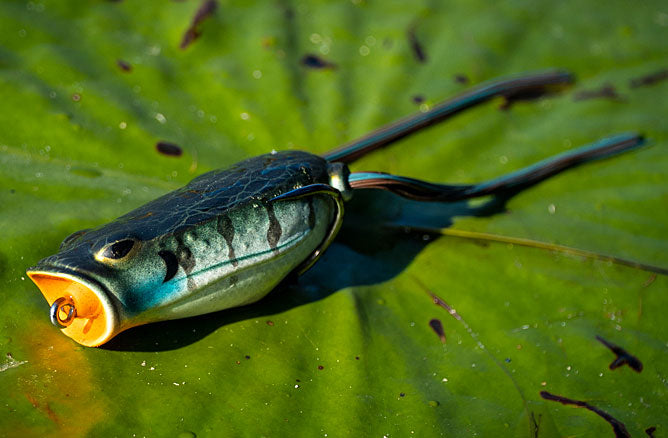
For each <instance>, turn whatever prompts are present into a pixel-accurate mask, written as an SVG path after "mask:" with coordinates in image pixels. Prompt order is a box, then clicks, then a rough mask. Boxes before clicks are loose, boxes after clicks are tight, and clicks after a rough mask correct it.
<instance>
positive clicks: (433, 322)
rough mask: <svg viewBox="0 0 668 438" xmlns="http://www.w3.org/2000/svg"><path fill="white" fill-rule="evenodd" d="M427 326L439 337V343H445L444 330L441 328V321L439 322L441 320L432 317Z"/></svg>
mask: <svg viewBox="0 0 668 438" xmlns="http://www.w3.org/2000/svg"><path fill="white" fill-rule="evenodd" d="M429 326H430V327H431V328H432V330H434V332H435V333H436V334H437V335H438V337H439V338H440V339H441V343H443V344H445V330H443V323H442V322H441V320H440V319H436V318H434V319H432V320H431V321H429Z"/></svg>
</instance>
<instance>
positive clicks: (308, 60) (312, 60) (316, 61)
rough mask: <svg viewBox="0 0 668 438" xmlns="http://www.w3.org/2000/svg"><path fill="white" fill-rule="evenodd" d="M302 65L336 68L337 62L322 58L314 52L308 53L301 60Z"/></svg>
mask: <svg viewBox="0 0 668 438" xmlns="http://www.w3.org/2000/svg"><path fill="white" fill-rule="evenodd" d="M301 63H302V65H304V66H306V67H309V68H322V69H325V68H330V69H334V68H336V64H334V63H332V62H329V61H327V60H325V59H322V58H321V57H319V56H318V55H313V54H310V53H309V54H306V55H304V57H303V58H302V60H301Z"/></svg>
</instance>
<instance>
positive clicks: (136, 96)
mask: <svg viewBox="0 0 668 438" xmlns="http://www.w3.org/2000/svg"><path fill="white" fill-rule="evenodd" d="M214 3H215V5H216V6H215V7H214V6H213V4H214ZM198 11H199V13H198ZM0 28H2V29H3V31H2V33H1V35H0V95H1V96H2V98H3V99H2V100H3V105H2V108H0V224H1V225H2V234H1V237H0V278H1V280H2V281H1V282H0V284H2V288H1V291H2V297H3V303H2V306H0V353H2V355H3V357H2V358H0V393H1V394H3V395H4V398H3V403H2V406H3V408H2V412H1V413H0V435H1V436H55V435H63V434H71V435H73V436H198V437H205V436H221V435H225V436H283V435H287V434H290V435H297V436H302V435H306V436H316V435H320V436H389V437H392V436H411V435H415V436H440V435H443V436H466V437H468V436H473V435H479V436H531V437H534V436H541V437H548V436H575V435H579V436H584V435H586V436H606V435H612V434H613V428H612V427H611V424H609V423H608V422H606V419H605V418H603V417H602V416H601V414H600V412H599V414H598V415H597V412H595V410H592V409H588V408H587V406H590V407H595V408H596V409H598V410H599V411H602V412H604V413H606V415H609V416H611V417H613V418H614V419H616V420H617V421H619V422H621V423H623V425H624V428H625V430H626V431H627V432H628V433H630V434H631V435H633V436H642V435H643V434H645V431H646V430H656V431H657V433H659V432H661V433H663V432H664V431H665V429H666V427H668V415H667V414H666V411H665V407H664V406H665V400H666V392H667V389H666V376H667V375H668V365H666V364H668V360H667V354H666V353H667V350H668V346H667V345H666V340H665V333H666V331H667V330H668V326H667V323H666V318H665V316H664V314H665V312H666V310H667V309H668V298H667V296H668V295H667V294H666V292H667V291H668V281H667V280H666V276H665V275H663V274H660V273H659V274H657V273H656V272H654V271H656V270H657V269H654V268H652V267H651V266H654V267H657V268H659V271H660V269H664V270H665V269H666V267H668V238H667V237H666V236H668V216H667V214H666V208H665V205H666V203H667V202H668V176H667V175H668V174H667V173H666V171H665V169H667V168H668V155H667V154H666V152H665V146H666V143H667V141H668V125H667V124H666V123H665V103H664V100H665V99H662V96H664V95H665V94H666V87H668V80H665V79H666V73H665V72H666V68H668V66H667V65H666V59H667V55H668V51H667V50H666V45H665V41H666V40H668V15H667V11H666V10H665V5H664V4H663V3H661V2H658V1H647V2H642V3H640V4H634V5H633V6H629V4H628V3H626V2H620V1H613V2H608V3H606V4H605V6H604V7H603V6H601V5H599V4H595V3H594V2H579V3H577V4H574V3H569V2H557V3H554V2H546V1H541V2H526V1H512V2H506V3H503V4H495V5H490V4H489V3H487V2H485V3H483V2H466V3H461V4H451V3H448V4H445V3H444V4H440V3H433V2H422V3H419V4H416V3H410V4H409V3H407V2H381V3H374V2H367V1H363V0H353V1H351V2H333V1H332V2H315V1H309V2H290V1H280V2H276V3H259V4H249V3H248V2H241V1H227V2H212V1H205V2H203V3H201V2H195V1H189V2H176V1H175V2H160V3H158V2H141V4H140V3H137V2H122V1H121V2H95V3H89V2H74V1H60V2H43V1H40V0H38V1H29V2H25V1H3V2H2V3H0ZM184 37H185V38H186V39H185V40H184ZM184 41H187V44H186V43H184ZM182 46H183V48H182ZM550 67H560V68H566V69H569V70H570V71H572V72H574V73H575V74H576V75H577V77H578V82H577V84H576V85H575V87H574V88H572V89H571V90H569V91H567V92H565V93H561V94H558V95H554V96H549V97H544V98H541V99H537V100H529V101H522V102H515V103H513V104H512V105H510V106H509V107H504V106H503V103H502V102H501V101H493V102H490V103H488V104H485V105H482V106H480V107H479V108H475V109H473V110H470V111H467V112H466V113H463V114H460V115H458V116H457V117H456V118H453V119H452V120H450V121H448V122H446V123H443V124H441V125H439V126H436V127H432V128H429V129H427V130H424V131H423V132H420V133H418V134H416V135H414V136H412V137H410V138H407V139H405V140H403V141H401V142H399V143H397V144H396V145H393V146H391V147H388V148H386V149H384V150H382V151H377V152H375V153H374V154H371V155H369V156H367V157H365V158H363V159H362V160H360V161H359V162H357V163H355V164H354V165H353V166H352V168H353V170H375V171H386V172H391V173H395V174H400V175H407V176H414V177H419V178H421V179H425V180H429V181H440V182H452V183H470V182H474V181H482V180H485V179H488V178H492V177H495V176H498V175H501V174H504V173H507V172H510V171H512V170H515V169H519V168H521V167H523V166H526V165H528V164H531V163H533V162H536V161H538V160H540V159H543V158H546V157H548V156H551V155H555V154H557V153H560V152H563V151H564V150H567V149H570V148H573V147H576V146H579V145H582V144H585V143H590V142H593V141H595V140H596V139H598V138H601V137H605V136H608V135H611V134H616V133H620V132H626V131H634V132H640V133H643V134H644V135H646V137H647V138H648V139H649V142H650V145H649V147H645V148H641V149H639V150H637V151H634V152H632V153H627V154H624V155H622V156H618V157H615V158H611V159H609V160H605V161H601V162H597V163H592V164H588V165H586V166H581V167H578V168H577V169H573V170H570V171H568V172H565V173H563V174H561V175H558V176H556V177H553V178H551V179H549V180H547V181H545V182H543V183H541V184H539V185H536V186H534V187H532V188H530V189H528V190H525V191H523V192H521V193H519V194H517V195H516V196H514V197H512V198H511V199H509V200H507V202H505V203H503V204H502V205H501V204H499V203H494V200H482V201H480V202H477V203H455V204H448V205H445V204H424V203H417V202H413V201H404V200H401V199H400V198H398V197H396V196H394V195H390V194H387V193H384V192H376V191H371V190H366V191H361V192H360V193H358V194H356V196H355V198H354V199H353V201H352V202H351V203H349V204H348V206H347V211H346V223H345V225H344V229H343V230H342V232H341V234H340V236H339V238H337V240H336V241H335V243H334V244H333V245H332V247H330V249H329V250H328V251H327V252H326V253H325V255H324V256H323V258H322V259H321V260H320V261H319V262H318V263H317V264H316V265H315V266H314V267H313V268H312V269H311V270H310V271H308V272H307V273H306V274H305V275H304V276H302V277H301V278H300V279H299V281H298V282H297V283H295V284H289V285H286V286H285V287H283V288H281V289H279V290H276V291H274V292H272V294H270V296H268V297H267V298H266V299H264V300H263V301H261V302H259V303H257V304H255V305H252V306H248V307H245V308H241V309H232V310H228V311H223V312H218V313H215V314H210V315H205V316H202V317H196V318H189V319H185V320H179V321H171V322H165V323H159V324H153V325H149V326H144V327H138V328H135V329H131V330H129V331H127V332H125V333H123V334H121V335H119V336H118V337H117V338H115V339H114V340H113V341H112V342H110V343H108V344H106V345H104V346H103V347H101V348H85V347H81V346H79V345H77V344H75V343H74V342H73V341H71V340H70V339H69V338H67V337H65V336H63V335H62V334H60V333H59V331H58V329H56V328H55V327H53V326H51V324H50V322H49V318H48V306H47V304H46V302H45V301H44V299H43V298H42V297H41V294H40V293H39V291H38V290H37V288H36V287H35V286H34V285H33V284H32V283H31V282H30V281H29V280H28V279H27V277H26V276H25V269H26V268H27V267H29V266H31V265H32V264H33V263H35V262H36V261H37V260H39V259H41V258H43V257H45V256H47V255H50V254H52V253H54V252H55V251H57V249H58V245H59V243H60V241H62V239H64V238H65V237H66V236H67V235H69V234H70V233H72V232H74V231H76V230H80V229H83V228H89V227H93V226H97V225H100V224H102V223H105V222H108V221H110V220H112V219H114V218H115V217H118V216H120V215H121V214H123V213H125V212H127V211H129V210H131V209H132V208H135V207H137V206H139V205H141V204H143V203H145V202H147V201H149V200H151V199H153V198H155V197H157V196H159V195H161V194H163V193H166V192H167V191H169V190H172V189H175V188H177V187H179V186H181V185H183V184H185V183H187V182H188V181H189V180H190V179H192V178H193V177H195V176H196V175H199V174H201V173H203V172H205V171H207V170H211V169H215V168H219V167H223V166H225V165H229V164H232V163H234V162H236V161H239V160H241V159H243V158H246V157H249V156H253V155H257V154H260V153H266V152H268V151H271V150H272V149H276V150H281V149H302V150H308V151H311V152H314V153H324V152H325V151H327V150H329V149H331V148H333V147H335V146H337V145H339V144H342V143H345V142H346V141H349V140H351V139H353V138H355V137H358V136H361V135H363V134H365V133H367V132H369V131H371V130H372V129H375V128H377V127H379V126H381V125H383V124H384V123H388V122H391V121H393V120H395V119H397V118H399V117H402V116H405V115H407V114H411V113H413V112H416V111H419V110H420V109H421V106H422V109H425V108H428V107H429V106H431V105H433V104H435V103H437V102H438V101H440V100H442V99H444V98H446V97H449V96H451V95H454V94H456V93H459V92H461V91H463V90H465V89H466V88H467V87H468V86H471V85H473V84H477V83H479V82H482V81H484V80H487V79H491V78H493V77H497V76H502V75H508V74H513V73H518V72H523V71H534V70H540V69H545V68H550ZM425 227H429V228H430V229H431V231H430V232H422V231H418V230H419V229H424V228H425ZM439 228H443V229H444V230H446V231H444V233H445V234H448V231H447V230H457V231H462V232H476V233H485V235H486V236H487V235H494V236H510V237H513V238H523V239H530V240H533V241H540V242H546V243H549V244H555V245H562V246H567V247H574V248H579V249H583V250H588V251H592V252H595V253H598V254H606V255H610V256H615V257H618V258H623V259H626V260H631V261H634V262H638V263H641V264H644V265H651V266H650V267H649V268H647V267H645V268H643V267H642V266H641V267H629V266H624V265H621V264H619V263H614V262H611V261H610V260H608V259H602V258H591V257H582V256H578V255H572V254H566V253H564V252H563V251H558V250H546V249H541V248H532V247H526V246H522V245H519V244H518V243H521V242H517V241H515V242H517V243H514V244H513V243H508V242H506V243H499V242H496V241H493V240H490V239H489V238H488V237H489V236H487V237H485V238H483V237H484V236H482V237H481V235H480V234H476V235H475V236H477V238H476V239H471V238H462V237H456V236H453V235H445V236H441V237H439V236H438V233H434V230H435V229H439ZM450 234H453V233H452V232H451V233H450ZM468 235H469V236H470V235H471V234H470V233H469V234H468ZM553 248H556V247H555V246H553ZM435 303H436V304H435ZM436 320H437V321H438V322H434V321H436ZM439 327H440V329H439ZM441 329H442V330H441ZM597 336H598V337H600V338H601V339H603V340H604V341H606V342H607V343H608V344H609V345H608V346H606V345H604V343H603V342H601V341H599V340H598V339H597ZM611 346H612V347H613V349H614V346H618V347H620V348H622V349H623V351H624V352H626V353H628V354H629V355H631V356H633V357H635V358H637V359H638V360H639V361H640V362H641V363H642V365H643V367H642V371H641V372H637V371H636V370H634V369H633V368H632V367H631V366H629V361H628V360H626V362H624V361H622V362H623V363H624V364H622V365H621V366H619V367H617V368H615V369H610V368H609V364H611V363H612V362H613V361H614V360H615V359H616V358H617V357H618V356H619V354H620V353H619V352H620V351H621V350H616V351H617V353H615V352H613V351H612V349H611V348H610V347H611ZM622 356H623V354H622ZM631 356H629V357H631ZM624 357H626V356H624ZM627 359H628V357H627ZM541 393H542V394H543V395H541ZM550 394H551V395H552V396H550ZM557 396H558V397H557ZM559 397H563V398H559ZM566 398H567V399H570V400H573V401H579V402H583V403H585V402H586V403H587V406H585V405H584V404H582V403H580V405H577V404H575V405H573V404H572V403H571V404H569V403H566ZM560 401H562V402H564V403H560ZM608 420H610V419H609V418H608ZM651 428H655V429H651ZM620 430H621V429H619V427H618V429H617V432H618V433H622V436H623V432H620ZM648 434H649V432H648Z"/></svg>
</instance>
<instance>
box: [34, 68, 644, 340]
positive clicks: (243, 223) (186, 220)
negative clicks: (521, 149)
mask: <svg viewBox="0 0 668 438" xmlns="http://www.w3.org/2000/svg"><path fill="white" fill-rule="evenodd" d="M572 80H573V77H572V75H570V74H569V73H568V72H563V71H552V72H544V73H537V74H533V75H526V76H519V77H514V78H509V79H506V80H499V81H495V82H490V83H486V84H482V85H480V86H478V87H477V88H474V89H472V90H470V91H468V92H465V93H463V94H461V95H459V96H457V97H455V98H453V99H451V100H448V101H445V102H442V103H440V104H438V105H435V106H434V107H433V108H432V109H431V110H429V111H427V112H425V113H418V114H416V115H414V116H411V117H408V118H405V119H401V120H399V121H397V122H396V123H393V124H390V125H388V126H385V127H382V128H380V129H378V130H376V131H374V132H372V133H370V134H369V135H366V136H364V137H362V138H360V139H358V140H356V141H353V142H351V143H348V144H346V145H344V146H342V147H340V148H338V149H335V150H333V151H330V152H328V153H326V154H324V155H323V156H322V157H321V156H317V155H313V154H309V153H307V152H299V151H286V152H277V153H272V154H266V155H261V156H259V157H255V158H250V159H248V160H245V161H242V162H240V163H238V164H236V165H234V166H232V167H229V168H227V169H223V170H217V171H213V172H209V173H206V174H204V175H201V176H199V177H197V178H195V179H194V180H192V181H191V182H190V183H189V184H188V185H187V186H185V187H183V188H180V189H178V190H176V191H173V192H171V193H168V194H166V195H164V196H163V197H161V198H158V199H156V200H155V201H152V202H150V203H148V204H146V205H144V206H142V207H140V208H138V209H136V210H134V211H132V212H130V213H128V214H126V215H124V216H121V217H120V218H118V219H116V220H115V221H113V222H111V223H109V224H107V225H103V226H101V227H98V228H95V229H92V230H83V231H79V232H76V233H74V234H72V235H71V236H69V237H68V238H66V239H65V241H64V242H63V243H62V245H61V248H60V251H59V252H58V253H57V254H55V255H53V256H51V257H47V258H45V259H43V260H41V261H40V262H39V263H38V264H37V265H36V266H35V267H33V268H30V269H29V270H28V275H29V276H30V278H31V279H32V280H33V281H34V282H35V283H36V284H37V285H38V286H39V288H40V290H41V291H42V294H43V295H44V297H45V298H46V300H47V302H48V303H49V304H50V306H51V321H52V322H53V323H54V324H55V325H57V326H59V327H60V328H61V329H62V331H63V332H64V333H65V334H66V335H68V336H70V337H71V338H73V339H74V340H75V341H77V342H79V343H81V344H83V345H87V346H96V345H100V344H103V343H104V342H106V341H108V340H109V339H111V338H112V337H113V336H115V335H116V334H117V333H119V332H121V331H123V330H125V329H127V328H130V327H133V326H136V325H139V324H145V323H150V322H153V321H160V320H167V319H176V318H183V317H187V316H193V315H198V314H202V313H209V312H214V311H217V310H222V309H227V308H231V307H236V306H241V305H244V304H250V303H252V302H255V301H257V300H259V299H261V298H262V297H264V296H265V295H266V294H267V293H268V292H269V291H271V290H272V289H273V288H274V287H275V286H276V285H277V284H278V283H279V282H280V281H281V280H282V279H284V278H285V277H286V276H288V275H289V274H290V273H297V274H301V273H302V272H304V271H305V270H306V269H308V268H309V267H310V266H311V265H312V264H313V263H315V261H316V260H317V259H318V257H319V256H320V255H321V254H322V251H324V250H325V249H326V248H327V246H328V245H329V244H330V243H331V242H332V240H333V238H334V237H335V235H336V233H337V231H338V230H339V227H340V225H341V221H342V219H343V201H344V200H348V199H349V198H350V196H351V194H352V191H353V189H362V188H373V189H384V190H389V191H392V192H393V193H395V194H397V195H399V196H403V197H407V198H411V199H416V200H420V201H437V202H454V201H461V200H464V199H469V198H473V197H479V196H488V195H494V196H512V194H514V193H517V191H519V190H523V189H525V188H527V187H529V186H531V185H533V184H536V183H537V182H540V181H542V180H544V179H545V178H548V177H550V176H552V175H555V174H557V173H559V172H562V171H564V170H566V169H569V168H572V167H574V166H576V165H578V164H581V163H584V162H587V161H591V160H596V159H601V158H605V157H609V156H612V155H615V154H618V153H621V152H625V151H628V150H631V149H633V148H635V147H638V146H640V145H642V144H643V138H642V137H641V136H639V135H637V134H621V135H617V136H614V137H610V138H607V139H603V140H601V141H599V142H597V143H594V144H592V145H589V146H585V147H581V148H578V149H574V150H571V151H567V152H565V153H563V154H560V155H558V156H555V157H552V158H549V159H547V160H543V161H541V162H539V163H536V164H535V165H533V166H529V167H527V168H525V169H521V170H519V171H516V172H513V173H510V174H507V175H505V176H502V177H500V178H496V179H494V180H491V181H487V182H483V183H479V184H469V185H444V184H436V183H429V182H425V181H420V180H417V179H414V178H408V177H402V176H396V175H389V174H386V173H380V172H362V173H353V174H350V172H349V171H348V168H347V167H346V164H344V163H349V162H352V161H354V160H355V159H357V158H359V157H361V156H363V155H365V154H366V153H368V152H370V151H373V150H375V149H377V148H379V147H383V146H386V145H388V144H390V143H392V142H395V141H397V140H399V139H401V138H403V137H405V136H407V135H410V134H412V133H414V132H417V131H419V130H421V129H423V128H425V127H427V126H430V125H432V124H435V123H438V122H440V121H442V120H445V119H446V118H448V117H451V116H453V115H455V114H457V113H458V112H460V111H462V110H464V109H466V108H470V107H472V106H475V105H477V104H479V103H482V102H484V101H487V100H489V99H491V98H494V97H498V96H502V97H505V98H506V99H510V98H512V97H513V96H515V97H517V96H523V95H535V94H536V92H537V91H539V92H540V91H543V89H544V88H545V87H549V88H552V87H555V86H562V85H565V84H570V83H571V82H572Z"/></svg>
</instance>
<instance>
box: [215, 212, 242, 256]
mask: <svg viewBox="0 0 668 438" xmlns="http://www.w3.org/2000/svg"><path fill="white" fill-rule="evenodd" d="M216 227H217V228H216V229H217V230H218V233H219V234H220V235H221V236H223V238H224V239H225V242H226V243H227V248H228V252H227V258H228V259H229V260H230V262H231V263H232V266H234V267H235V268H236V267H237V265H238V264H239V262H238V261H237V256H236V255H235V254H234V247H233V246H232V241H233V240H234V225H232V220H231V219H230V217H229V216H227V215H222V216H218V222H217V223H216Z"/></svg>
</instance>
